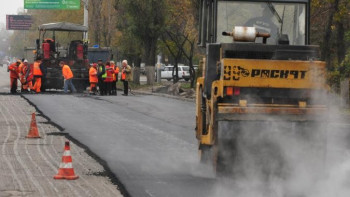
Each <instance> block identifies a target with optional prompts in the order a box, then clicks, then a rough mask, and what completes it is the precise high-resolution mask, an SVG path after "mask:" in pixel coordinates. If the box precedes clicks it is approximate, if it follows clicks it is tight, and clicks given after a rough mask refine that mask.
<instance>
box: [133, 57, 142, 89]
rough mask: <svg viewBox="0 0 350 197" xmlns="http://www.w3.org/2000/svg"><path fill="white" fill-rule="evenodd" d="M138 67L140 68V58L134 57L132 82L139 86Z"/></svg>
mask: <svg viewBox="0 0 350 197" xmlns="http://www.w3.org/2000/svg"><path fill="white" fill-rule="evenodd" d="M140 67H141V58H140V57H136V58H135V67H134V74H133V80H134V83H135V84H140V72H141V70H140Z"/></svg>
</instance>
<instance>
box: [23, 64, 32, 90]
mask: <svg viewBox="0 0 350 197" xmlns="http://www.w3.org/2000/svg"><path fill="white" fill-rule="evenodd" d="M33 67H34V65H33V64H30V65H27V67H26V68H25V69H26V71H25V73H26V75H25V80H26V83H27V87H28V88H29V91H32V90H33V79H34V74H33V70H34V68H33Z"/></svg>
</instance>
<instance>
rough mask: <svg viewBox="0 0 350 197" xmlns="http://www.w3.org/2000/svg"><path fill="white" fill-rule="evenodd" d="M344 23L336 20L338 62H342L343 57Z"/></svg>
mask: <svg viewBox="0 0 350 197" xmlns="http://www.w3.org/2000/svg"><path fill="white" fill-rule="evenodd" d="M344 32H345V30H344V24H343V21H339V22H337V57H338V64H340V63H342V61H343V60H344V59H345V54H346V49H345V39H344Z"/></svg>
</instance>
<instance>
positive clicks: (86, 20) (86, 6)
mask: <svg viewBox="0 0 350 197" xmlns="http://www.w3.org/2000/svg"><path fill="white" fill-rule="evenodd" d="M83 2H84V26H86V27H88V28H89V0H84V1H83ZM88 39H89V32H86V33H85V37H84V40H85V41H88Z"/></svg>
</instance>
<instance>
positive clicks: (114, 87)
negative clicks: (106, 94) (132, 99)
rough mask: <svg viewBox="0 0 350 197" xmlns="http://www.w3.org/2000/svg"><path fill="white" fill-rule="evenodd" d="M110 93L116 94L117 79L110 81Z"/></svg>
mask: <svg viewBox="0 0 350 197" xmlns="http://www.w3.org/2000/svg"><path fill="white" fill-rule="evenodd" d="M112 94H113V95H117V81H113V82H112Z"/></svg>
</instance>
